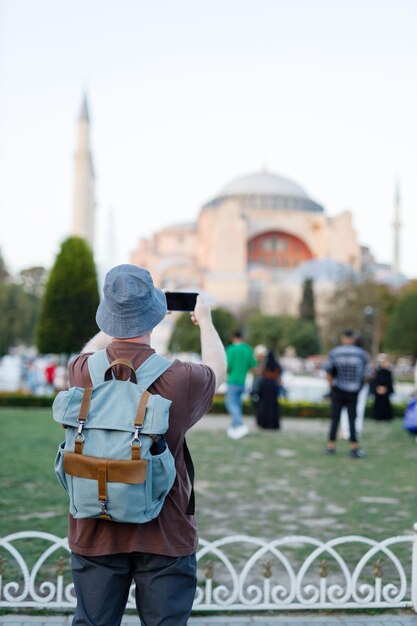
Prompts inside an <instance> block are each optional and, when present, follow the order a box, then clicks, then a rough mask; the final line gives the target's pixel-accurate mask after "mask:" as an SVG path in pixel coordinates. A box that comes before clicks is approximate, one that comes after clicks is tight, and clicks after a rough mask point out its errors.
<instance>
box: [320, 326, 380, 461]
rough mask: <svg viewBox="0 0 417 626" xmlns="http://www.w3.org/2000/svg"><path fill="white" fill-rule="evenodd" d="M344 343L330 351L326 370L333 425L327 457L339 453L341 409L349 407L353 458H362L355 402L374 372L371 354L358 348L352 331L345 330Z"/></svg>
mask: <svg viewBox="0 0 417 626" xmlns="http://www.w3.org/2000/svg"><path fill="white" fill-rule="evenodd" d="M340 341H341V343H340V345H339V346H337V347H336V348H333V350H331V351H330V352H329V355H328V358H327V361H326V363H325V364H324V369H325V371H326V373H327V379H328V381H329V384H330V397H331V424H330V432H329V439H328V442H327V448H326V454H335V453H336V438H337V430H338V427H339V421H340V414H341V412H342V408H343V407H346V408H347V412H348V417H349V430H350V456H351V457H352V458H356V459H358V458H362V457H363V456H364V455H365V453H364V451H363V450H362V449H361V448H360V447H359V444H358V437H357V433H356V429H355V419H356V403H357V399H358V393H359V391H360V389H361V387H362V385H363V383H364V381H366V380H369V379H370V377H371V375H372V372H371V365H370V358H369V354H368V353H367V352H366V351H365V350H364V349H363V348H360V347H359V346H357V345H355V335H354V333H353V331H352V330H345V331H344V332H343V334H342V336H341V340H340Z"/></svg>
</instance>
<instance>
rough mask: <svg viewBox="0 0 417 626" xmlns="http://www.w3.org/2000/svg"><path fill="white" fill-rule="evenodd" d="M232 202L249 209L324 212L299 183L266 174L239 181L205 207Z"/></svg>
mask: <svg viewBox="0 0 417 626" xmlns="http://www.w3.org/2000/svg"><path fill="white" fill-rule="evenodd" d="M228 198H237V199H238V200H239V201H240V202H241V204H242V207H243V208H246V209H255V210H256V209H272V210H274V209H278V210H282V211H312V212H317V213H322V212H323V207H322V206H320V204H317V203H316V202H314V201H313V200H311V199H310V198H309V196H308V195H307V193H306V191H305V190H304V189H303V188H302V187H301V186H300V185H298V183H295V182H294V181H292V180H290V179H289V178H285V177H284V176H279V175H278V174H272V173H271V172H267V171H265V170H262V171H261V172H255V173H253V174H247V175H246V176H240V177H239V178H235V179H234V180H232V181H231V182H229V183H228V184H227V185H225V186H224V187H223V188H222V189H221V190H220V192H219V193H218V194H217V196H215V197H214V198H213V199H212V200H211V201H210V202H208V203H207V204H205V205H204V206H205V207H216V206H218V205H219V204H221V203H222V202H223V201H224V200H227V199H228Z"/></svg>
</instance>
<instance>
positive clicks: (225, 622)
mask: <svg viewBox="0 0 417 626" xmlns="http://www.w3.org/2000/svg"><path fill="white" fill-rule="evenodd" d="M71 623H72V616H70V615H68V616H55V617H41V616H37V617H32V616H31V617H29V616H24V615H20V616H18V615H3V616H0V624H2V626H71ZM132 624H136V626H139V622H138V618H137V617H134V616H131V617H125V618H124V620H123V622H122V626H131V625H132ZM188 624H189V626H416V625H417V615H416V614H415V613H412V612H411V611H410V612H408V611H401V612H398V613H381V614H379V615H368V614H366V613H362V614H361V613H350V614H349V613H344V614H343V615H338V616H336V615H333V614H324V615H323V614H319V615H317V614H306V613H302V614H299V615H293V614H292V615H290V616H289V615H279V616H274V617H273V616H272V615H271V614H270V615H267V616H264V617H258V616H247V615H246V616H244V615H242V616H241V617H227V616H224V617H209V616H205V617H192V618H191V619H190V621H189V622H188Z"/></svg>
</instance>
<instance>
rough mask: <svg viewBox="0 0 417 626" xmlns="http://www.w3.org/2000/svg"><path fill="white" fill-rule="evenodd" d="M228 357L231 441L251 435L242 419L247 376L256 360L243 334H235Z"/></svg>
mask: <svg viewBox="0 0 417 626" xmlns="http://www.w3.org/2000/svg"><path fill="white" fill-rule="evenodd" d="M226 357H227V391H226V398H225V404H226V409H227V411H228V413H229V415H230V417H231V422H230V426H229V428H228V429H227V435H228V436H229V437H230V438H231V439H241V437H245V435H247V434H248V433H249V428H248V426H247V425H246V424H245V423H244V422H243V418H242V395H243V392H244V391H245V382H246V376H247V374H248V371H249V370H250V369H253V368H254V367H256V359H255V355H254V352H253V350H252V348H251V346H250V345H249V344H248V343H245V342H244V341H243V338H242V333H240V332H238V331H237V332H235V333H234V334H233V337H232V343H231V344H230V345H228V346H227V348H226Z"/></svg>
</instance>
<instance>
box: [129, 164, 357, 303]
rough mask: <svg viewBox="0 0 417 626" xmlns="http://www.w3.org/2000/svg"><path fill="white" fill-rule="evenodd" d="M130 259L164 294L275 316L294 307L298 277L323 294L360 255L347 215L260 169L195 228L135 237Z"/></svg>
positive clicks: (231, 186)
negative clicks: (185, 293) (200, 296)
mask: <svg viewBox="0 0 417 626" xmlns="http://www.w3.org/2000/svg"><path fill="white" fill-rule="evenodd" d="M130 261H131V262H132V263H134V264H137V265H140V266H142V267H146V268H148V269H149V270H150V271H151V273H152V275H153V276H154V279H155V282H156V283H157V284H158V285H159V286H160V287H161V288H163V289H169V290H175V289H177V290H181V289H183V290H187V289H196V290H199V291H204V292H206V293H207V294H209V295H210V296H211V298H212V299H213V301H214V303H215V304H217V305H219V306H224V307H226V308H229V309H231V310H234V311H239V310H241V309H244V308H254V307H257V308H259V309H260V310H261V311H263V312H264V313H268V314H279V313H294V312H295V311H296V310H297V307H298V304H299V300H300V295H301V289H302V283H303V280H304V279H305V278H310V277H311V278H313V279H317V280H318V283H319V285H318V288H319V289H320V288H321V290H322V291H327V288H328V287H329V286H330V285H331V284H334V282H335V281H337V279H338V277H339V278H340V277H341V276H342V275H344V276H346V273H349V272H352V273H356V272H358V271H359V270H360V269H361V263H362V254H361V247H360V245H359V243H358V238H357V234H356V231H355V229H354V227H353V224H352V215H351V213H350V212H349V211H345V212H343V213H341V214H340V215H337V216H332V217H330V216H328V215H326V213H325V210H324V208H323V207H322V206H321V205H320V204H318V203H317V202H315V201H314V200H313V199H311V198H310V197H309V195H308V194H307V193H306V191H305V190H304V189H303V188H302V187H301V186H300V185H299V184H298V183H296V182H294V181H292V180H289V179H288V178H285V177H283V176H280V175H278V174H274V173H272V172H269V171H266V170H263V171H260V172H256V173H253V174H249V175H246V176H243V177H239V178H237V179H235V180H233V181H231V182H230V183H228V184H227V185H225V186H224V187H223V188H222V189H221V191H220V192H219V193H218V194H216V195H215V196H214V198H213V199H211V200H210V201H209V202H207V203H206V204H204V205H203V206H202V208H201V210H200V211H199V213H198V216H197V219H196V221H195V222H194V223H191V224H176V225H173V226H170V227H167V228H164V229H162V230H159V231H157V232H155V233H154V234H153V236H151V237H150V238H148V239H141V240H140V241H139V243H138V246H137V248H136V249H135V250H134V251H133V253H132V255H131V259H130ZM320 285H321V287H320ZM315 286H316V287H317V285H316V284H315Z"/></svg>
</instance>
